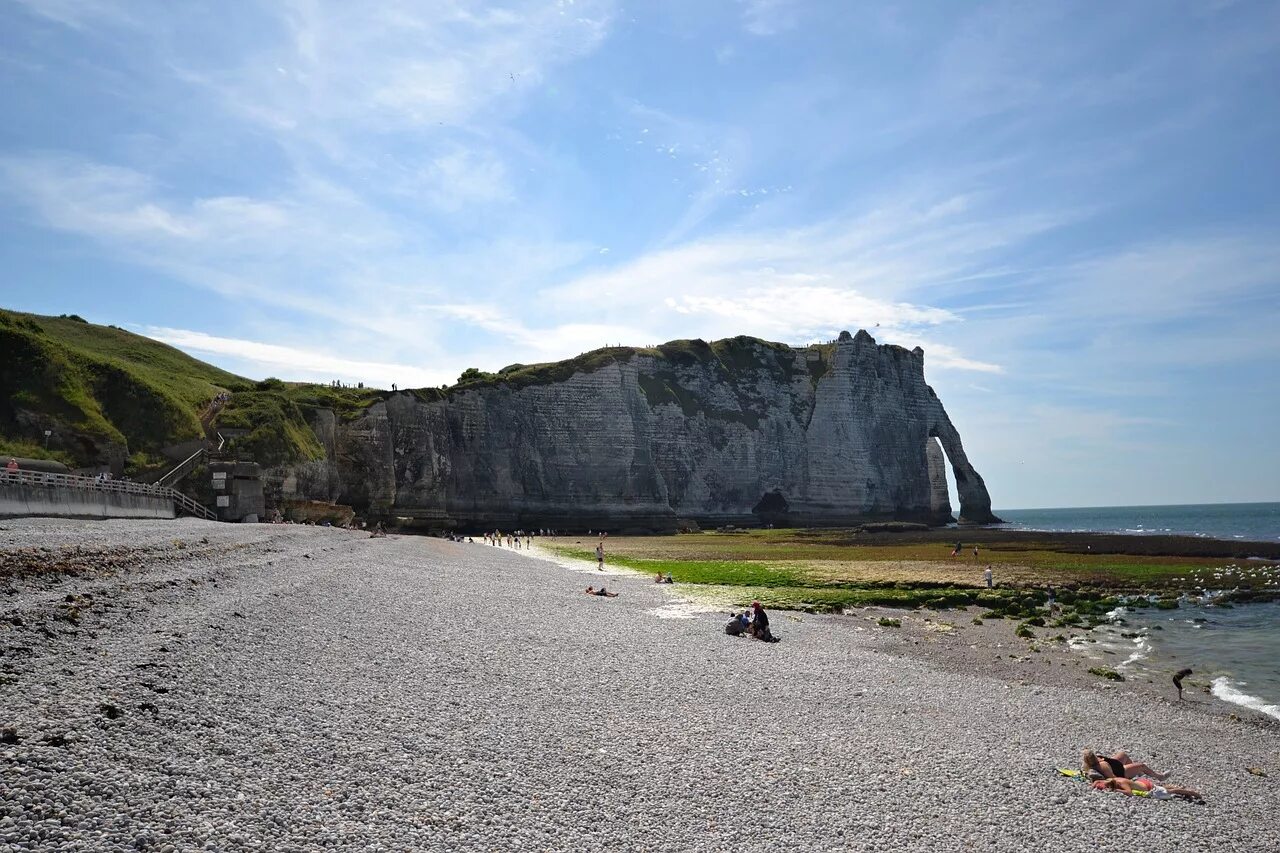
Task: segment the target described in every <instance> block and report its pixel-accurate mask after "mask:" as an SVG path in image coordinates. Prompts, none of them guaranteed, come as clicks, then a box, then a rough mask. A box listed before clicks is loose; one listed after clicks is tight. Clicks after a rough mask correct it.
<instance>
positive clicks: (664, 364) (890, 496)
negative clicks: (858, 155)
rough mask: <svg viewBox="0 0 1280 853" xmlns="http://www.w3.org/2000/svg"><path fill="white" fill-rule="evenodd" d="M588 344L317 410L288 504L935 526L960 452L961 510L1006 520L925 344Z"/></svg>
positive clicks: (547, 521)
mask: <svg viewBox="0 0 1280 853" xmlns="http://www.w3.org/2000/svg"><path fill="white" fill-rule="evenodd" d="M590 355H591V356H592V359H591V360H590V361H589V362H584V363H582V364H575V363H574V362H568V363H563V362H562V363H560V364H558V365H546V366H540V367H538V368H522V367H520V366H513V368H509V369H508V370H505V371H503V373H502V374H499V375H497V376H486V377H484V378H482V379H481V380H480V381H477V382H474V383H471V384H469V385H463V386H462V387H459V388H455V389H451V390H450V391H449V392H448V393H447V394H440V395H439V396H438V397H437V398H432V397H431V396H429V395H424V394H422V393H409V392H402V393H398V394H393V395H391V396H390V397H388V398H387V399H385V400H382V401H379V402H376V403H374V404H373V405H371V406H369V407H368V408H367V409H366V410H364V412H363V413H362V414H360V415H359V416H358V417H355V418H354V419H351V420H346V421H343V420H340V419H338V418H335V417H333V415H332V414H331V413H328V412H325V411H319V412H317V413H315V415H314V418H313V422H312V424H311V426H312V429H313V430H314V431H315V433H316V435H317V437H318V438H319V439H320V443H321V444H322V445H323V446H324V449H325V459H322V460H318V461H313V462H308V463H304V464H301V465H294V466H290V467H289V468H288V469H287V470H286V471H281V472H280V476H281V481H280V489H281V497H286V498H288V497H298V498H313V499H321V500H337V501H340V502H342V503H348V504H351V505H353V506H356V507H357V508H359V509H365V510H367V511H369V512H370V513H373V514H385V515H394V516H400V517H408V518H412V519H414V520H415V521H416V522H417V523H419V524H421V525H424V526H433V527H435V526H439V527H452V526H457V527H461V528H467V529H478V528H492V527H501V528H503V529H509V528H513V527H522V528H538V527H556V528H582V529H586V528H592V529H607V530H625V529H653V530H664V529H665V530H669V529H673V528H675V527H676V526H678V524H679V523H680V522H681V520H684V519H689V520H692V521H696V522H697V523H699V524H701V525H703V526H706V525H720V524H726V523H734V524H743V523H749V524H755V523H775V524H779V525H782V524H787V525H834V524H853V523H858V522H862V521H868V520H885V519H897V520H908V521H923V522H928V523H932V524H938V523H945V522H947V521H950V520H952V516H951V504H950V498H949V495H948V489H947V481H946V476H945V471H944V466H945V465H946V464H947V463H948V462H949V463H950V464H951V467H952V471H953V473H954V476H955V481H956V486H957V491H958V492H959V494H958V498H959V504H960V520H961V521H963V522H971V523H984V522H990V521H993V520H996V519H995V518H994V516H993V515H992V514H991V499H990V497H989V495H988V494H987V489H986V486H985V484H984V483H983V481H982V477H980V476H979V475H978V472H977V471H975V470H974V468H973V466H972V465H971V464H970V463H969V460H968V457H966V455H965V452H964V448H963V446H962V445H961V442H960V435H959V433H958V432H957V431H956V429H955V427H954V426H952V424H951V421H950V419H949V418H948V417H947V413H946V411H945V410H944V409H943V407H942V403H941V402H940V401H939V400H938V398H937V396H936V395H935V394H934V392H933V389H932V388H930V387H929V386H928V385H927V384H926V383H925V380H924V352H923V351H922V350H920V349H918V348H917V349H915V350H910V351H909V350H906V349H903V348H901V347H896V346H881V345H877V344H876V342H875V340H874V339H873V338H872V337H871V336H870V335H869V334H867V333H866V332H865V331H862V332H859V333H858V334H857V335H856V336H850V335H849V334H848V333H842V334H841V336H840V339H839V340H838V341H836V342H835V343H831V344H822V345H814V346H810V347H803V348H794V347H789V346H786V345H782V344H773V343H768V342H765V341H761V340H757V339H754V338H734V339H731V340H726V341H717V342H715V343H713V344H707V343H705V342H702V341H680V342H674V343H671V344H666V345H663V346H661V347H656V348H652V349H638V350H633V349H622V348H620V349H618V350H605V351H600V352H597V353H593V354H590ZM579 361H581V360H579ZM516 368H519V369H516Z"/></svg>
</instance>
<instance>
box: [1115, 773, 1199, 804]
mask: <svg viewBox="0 0 1280 853" xmlns="http://www.w3.org/2000/svg"><path fill="white" fill-rule="evenodd" d="M1093 787H1094V789H1095V790H1098V791H1119V792H1120V793H1122V794H1125V795H1126V796H1130V797H1131V796H1133V795H1134V794H1135V793H1141V792H1145V793H1147V794H1148V795H1150V796H1151V797H1154V798H1155V799H1157V800H1168V799H1171V798H1173V797H1182V798H1183V799H1184V800H1200V801H1203V800H1204V797H1202V796H1200V792H1199V791H1196V790H1193V789H1191V788H1183V787H1180V786H1178V785H1157V784H1156V783H1155V781H1154V780H1153V779H1150V778H1148V777H1146V776H1139V777H1138V778H1137V779H1099V780H1098V781H1096V782H1094V783H1093Z"/></svg>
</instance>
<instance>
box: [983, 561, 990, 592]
mask: <svg viewBox="0 0 1280 853" xmlns="http://www.w3.org/2000/svg"><path fill="white" fill-rule="evenodd" d="M982 579H983V580H984V581H986V582H987V589H991V566H990V564H988V565H987V568H986V570H985V571H983V573H982Z"/></svg>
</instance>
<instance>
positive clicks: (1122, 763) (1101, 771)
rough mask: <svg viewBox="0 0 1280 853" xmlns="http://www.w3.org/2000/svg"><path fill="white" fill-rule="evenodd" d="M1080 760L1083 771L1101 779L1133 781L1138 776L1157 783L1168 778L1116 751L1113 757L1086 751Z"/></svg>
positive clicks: (1166, 774) (1167, 775)
mask: <svg viewBox="0 0 1280 853" xmlns="http://www.w3.org/2000/svg"><path fill="white" fill-rule="evenodd" d="M1081 760H1082V762H1083V764H1084V769H1085V770H1086V771H1087V772H1088V773H1090V774H1094V773H1096V774H1097V775H1099V776H1101V777H1102V778H1103V779H1134V778H1136V777H1138V776H1150V777H1151V778H1152V779H1155V780H1156V781H1158V782H1163V781H1164V780H1165V779H1168V778H1169V774H1168V773H1160V772H1157V771H1155V770H1152V769H1151V768H1150V767H1148V766H1147V765H1146V764H1142V763H1140V762H1137V761H1134V760H1133V759H1132V758H1130V757H1129V754H1128V753H1127V752H1124V751H1123V750H1119V749H1118V750H1116V751H1115V753H1114V754H1113V755H1100V754H1098V753H1096V752H1093V751H1092V750H1088V749H1086V750H1085V751H1084V754H1083V756H1082V757H1081Z"/></svg>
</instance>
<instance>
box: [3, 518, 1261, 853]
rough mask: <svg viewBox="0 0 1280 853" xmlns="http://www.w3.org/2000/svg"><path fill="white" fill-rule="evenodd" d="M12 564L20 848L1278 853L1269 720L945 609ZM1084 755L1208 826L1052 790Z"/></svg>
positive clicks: (508, 558) (156, 532) (386, 554)
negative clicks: (758, 608) (1236, 852)
mask: <svg viewBox="0 0 1280 853" xmlns="http://www.w3.org/2000/svg"><path fill="white" fill-rule="evenodd" d="M44 549H47V550H44ZM12 566H20V567H22V570H21V571H20V572H16V571H11V570H9V568H8V567H12ZM0 567H5V568H0V648H2V649H3V669H2V670H0V724H3V725H4V726H5V727H12V731H11V732H10V733H7V734H6V736H5V740H6V741H8V742H6V743H3V744H0V774H2V775H0V780H2V782H3V784H0V840H3V841H4V842H5V843H6V844H8V845H9V846H10V847H11V848H12V849H16V850H95V851H97V850H139V849H143V850H159V851H166V850H173V851H177V850H273V851H275V850H278V851H291V850H298V851H301V850H315V849H342V850H405V849H409V850H444V849H563V850H597V849H599V850H603V849H650V850H687V849H702V850H719V849H724V850H730V849H733V850H736V849H740V848H741V847H743V846H744V845H747V844H751V845H753V846H757V847H764V848H766V849H777V850H821V849H869V848H872V847H880V846H894V847H898V848H900V849H910V850H926V849H970V848H973V849H978V848H981V849H997V850H1025V849H1028V848H1033V847H1034V848H1041V847H1046V848H1047V847H1052V848H1054V849H1059V850H1090V851H1096V850H1128V849H1131V848H1132V846H1133V844H1134V841H1135V839H1139V840H1140V843H1141V844H1142V845H1143V846H1145V847H1150V848H1153V849H1172V848H1174V847H1176V848H1177V849H1181V850H1220V849H1226V848H1228V847H1232V846H1242V845H1248V846H1249V847H1250V848H1251V849H1270V848H1272V847H1276V846H1278V845H1280V830H1277V828H1276V825H1275V822H1274V820H1273V819H1272V804H1273V803H1274V802H1275V801H1276V798H1277V793H1278V791H1277V778H1276V777H1277V774H1280V766H1277V765H1276V763H1275V756H1276V754H1277V752H1276V742H1277V735H1278V734H1280V726H1276V725H1274V724H1272V723H1270V722H1268V721H1266V720H1265V719H1263V718H1256V719H1255V718H1254V717H1252V716H1249V715H1244V714H1241V715H1239V716H1237V717H1236V718H1234V719H1233V718H1232V716H1231V715H1228V714H1222V713H1217V712H1211V713H1205V711H1206V710H1207V709H1209V708H1210V707H1211V703H1209V702H1208V701H1201V700H1198V699H1196V698H1195V697H1193V698H1192V699H1191V701H1187V702H1183V703H1177V702H1175V701H1172V700H1171V699H1169V698H1168V697H1167V696H1165V695H1162V694H1161V693H1160V691H1159V690H1158V689H1154V686H1153V689H1152V690H1151V691H1148V689H1147V686H1146V685H1143V684H1138V683H1126V684H1121V685H1112V684H1109V683H1099V682H1098V680H1097V679H1096V677H1094V676H1089V675H1088V674H1087V672H1082V671H1081V668H1080V667H1079V666H1076V665H1073V664H1072V658H1071V653H1070V652H1068V651H1066V650H1063V649H1060V648H1052V647H1046V648H1045V649H1043V650H1042V651H1040V652H1038V653H1033V654H1029V653H1027V652H1025V651H1022V650H1021V649H1022V647H1021V646H1013V645H1009V646H1007V645H1005V643H1006V639H1005V636H1004V634H1006V633H1008V632H1010V631H1011V628H1012V626H1009V625H998V624H992V623H987V624H984V625H982V626H978V625H973V624H971V623H969V624H966V623H965V621H964V620H965V619H967V618H969V617H968V615H967V614H961V613H959V612H944V613H929V614H924V613H919V614H917V613H903V612H902V611H895V612H893V614H892V615H893V616H894V617H896V618H899V619H900V620H901V622H902V625H901V627H900V628H897V629H886V628H880V627H879V626H878V624H877V620H878V618H879V614H877V613H875V612H873V611H866V612H859V613H858V614H857V615H855V616H836V615H809V614H779V615H778V618H777V620H776V621H777V622H778V626H777V629H778V631H777V632H778V633H779V634H780V635H781V636H783V638H784V641H783V642H782V643H781V644H779V645H777V646H765V645H763V644H758V643H753V642H751V641H749V640H736V639H734V638H729V637H725V636H724V635H723V634H722V633H721V632H720V622H721V615H720V614H716V613H699V612H696V611H694V610H688V611H678V610H677V611H676V612H675V615H677V616H678V617H679V618H659V615H660V612H661V611H664V609H665V610H666V611H667V613H666V614H665V615H666V616H668V617H670V616H671V615H673V613H672V607H673V605H675V604H677V603H678V601H679V597H680V590H679V588H678V587H675V588H672V587H662V586H659V585H656V584H653V583H652V582H651V581H650V580H649V579H647V578H642V577H639V576H634V575H622V574H617V575H610V576H609V579H608V583H609V585H610V588H611V589H616V590H617V591H619V592H621V593H622V595H621V597H619V598H617V599H608V600H603V599H598V598H595V597H590V598H588V597H587V596H584V595H582V587H583V586H585V581H584V579H583V578H582V576H580V575H576V574H572V573H568V572H565V571H564V569H563V568H561V567H559V566H556V565H553V564H551V563H549V562H546V561H543V560H535V559H529V558H528V557H527V556H526V555H525V554H524V553H522V552H521V553H513V552H509V551H507V550H506V549H499V548H491V547H488V546H484V545H478V544H471V545H468V544H459V543H451V542H446V541H443V540H435V539H426V538H415V537H396V536H392V537H389V538H387V539H378V540H371V539H369V538H367V536H365V535H360V534H354V533H351V532H345V531H340V530H336V529H326V528H312V527H296V526H293V527H285V526H271V525H218V524H212V523H207V522H199V521H194V520H179V521H173V522H163V521H147V522H142V521H135V522H72V521H57V520H51V519H28V520H8V521H5V522H0ZM61 568H70V569H71V571H69V572H64V571H61V570H60V569H61ZM73 608H74V610H73ZM926 618H927V619H928V620H929V621H925V620H926ZM942 624H952V625H954V627H952V628H951V629H950V630H947V629H940V628H939V626H940V625H942ZM931 626H932V627H931ZM860 628H861V629H863V630H859V629H860ZM996 655H999V656H1000V657H996ZM1024 658H1032V659H1031V660H1024ZM1091 679H1092V680H1091ZM1166 692H1167V691H1166ZM1084 746H1097V747H1099V748H1107V747H1112V746H1122V747H1125V748H1126V749H1128V750H1129V751H1130V752H1132V753H1134V754H1135V755H1141V756H1142V757H1144V758H1146V759H1148V760H1150V761H1151V762H1152V763H1153V764H1155V765H1157V766H1160V767H1162V768H1164V769H1169V770H1172V771H1173V772H1174V773H1175V774H1176V775H1175V780H1176V781H1178V782H1181V783H1183V784H1187V785H1191V786H1193V787H1197V788H1199V789H1200V790H1202V791H1203V792H1204V793H1205V796H1206V798H1207V800H1208V805H1206V806H1203V807H1200V806H1193V805H1190V804H1187V803H1180V802H1173V803H1156V802H1149V801H1141V800H1133V799H1128V798H1125V797H1122V796H1119V795H1115V794H1103V793H1095V792H1092V791H1089V790H1087V789H1086V788H1085V786H1083V785H1080V784H1079V783H1075V782H1072V781H1070V780H1065V779H1061V778H1058V777H1056V776H1055V775H1054V774H1053V768H1054V767H1055V766H1070V765H1072V764H1074V763H1075V762H1076V761H1077V760H1078V753H1079V750H1080V749H1081V748H1083V747H1084ZM1250 767H1254V768H1260V769H1262V770H1263V771H1264V772H1267V773H1269V775H1268V776H1265V777H1263V776H1256V775H1253V774H1251V773H1249V772H1247V768H1250Z"/></svg>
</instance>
